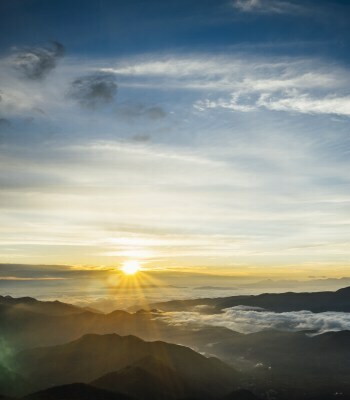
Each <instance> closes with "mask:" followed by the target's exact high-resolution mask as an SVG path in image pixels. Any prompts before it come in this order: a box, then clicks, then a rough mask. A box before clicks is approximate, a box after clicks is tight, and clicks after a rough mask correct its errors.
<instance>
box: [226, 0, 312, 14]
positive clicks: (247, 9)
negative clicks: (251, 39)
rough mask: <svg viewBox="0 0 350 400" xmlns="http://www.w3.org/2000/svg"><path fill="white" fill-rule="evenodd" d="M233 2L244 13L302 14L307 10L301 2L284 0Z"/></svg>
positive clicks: (235, 0)
mask: <svg viewBox="0 0 350 400" xmlns="http://www.w3.org/2000/svg"><path fill="white" fill-rule="evenodd" d="M231 4H232V6H233V7H234V8H235V9H237V10H239V11H241V12H244V13H263V14H301V13H304V12H305V11H306V10H307V9H306V8H305V7H304V6H303V5H301V4H300V3H296V2H292V1H283V0H234V1H233V2H232V3H231Z"/></svg>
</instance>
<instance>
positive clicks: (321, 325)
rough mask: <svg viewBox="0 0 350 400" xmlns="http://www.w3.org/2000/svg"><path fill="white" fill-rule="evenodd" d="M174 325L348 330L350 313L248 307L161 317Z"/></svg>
mask: <svg viewBox="0 0 350 400" xmlns="http://www.w3.org/2000/svg"><path fill="white" fill-rule="evenodd" d="M164 318H165V319H166V320H167V321H168V323H169V324H174V325H193V324H194V325H196V326H204V325H213V326H220V327H225V328H228V329H231V330H233V331H236V332H241V333H252V332H259V331H262V330H267V329H276V330H282V331H301V330H305V331H314V333H324V332H329V331H342V330H350V314H349V313H342V312H324V313H312V312H311V311H295V312H283V313H275V312H270V311H266V310H262V309H261V310H258V309H256V308H252V309H249V308H248V307H241V306H238V307H232V308H228V309H225V310H224V312H223V313H222V314H214V315H205V314H200V313H198V312H171V313H166V314H165V317H164Z"/></svg>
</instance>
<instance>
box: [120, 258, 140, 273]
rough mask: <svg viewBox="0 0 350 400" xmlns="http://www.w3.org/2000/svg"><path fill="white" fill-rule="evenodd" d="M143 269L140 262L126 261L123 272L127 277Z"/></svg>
mask: <svg viewBox="0 0 350 400" xmlns="http://www.w3.org/2000/svg"><path fill="white" fill-rule="evenodd" d="M140 269H141V266H140V263H139V262H138V261H125V262H124V264H123V266H122V267H121V270H122V271H123V273H124V274H125V275H135V274H136V273H137V272H139V271H140Z"/></svg>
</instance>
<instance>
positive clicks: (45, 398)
mask: <svg viewBox="0 0 350 400" xmlns="http://www.w3.org/2000/svg"><path fill="white" fill-rule="evenodd" d="M22 400H131V398H130V397H128V396H126V395H123V394H120V393H112V392H109V391H107V390H103V389H98V388H95V387H93V386H90V385H87V384H85V383H72V384H70V385H63V386H56V387H53V388H50V389H46V390H42V391H40V392H36V393H32V394H30V395H28V396H25V397H23V398H22Z"/></svg>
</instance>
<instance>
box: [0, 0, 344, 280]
mask: <svg viewBox="0 0 350 400" xmlns="http://www.w3.org/2000/svg"><path fill="white" fill-rule="evenodd" d="M0 15H1V17H0V18H1V23H0V26H1V28H0V29H1V31H2V32H1V35H0V37H1V40H0V52H1V60H0V82H1V83H0V95H1V102H0V135H1V136H0V139H1V142H0V151H1V159H0V164H1V165H0V167H1V170H0V171H1V172H0V179H1V189H0V191H1V192H0V193H1V194H0V207H1V214H2V224H1V227H0V257H1V260H0V261H2V262H3V263H25V264H47V263H51V264H67V265H80V266H85V265H93V266H101V265H103V266H117V267H118V266H119V265H120V264H121V263H123V262H124V261H125V260H134V259H136V260H139V261H140V262H141V263H143V265H144V266H145V267H146V268H150V269H152V268H177V269H180V268H187V270H194V269H195V270H199V271H200V270H203V271H206V272H208V271H209V272H211V271H212V272H214V273H223V272H224V273H232V274H238V275H242V274H243V275H244V274H245V275H249V276H254V275H256V276H258V275H259V276H263V275H264V274H265V275H266V276H278V277H288V278H290V277H291V276H296V277H299V278H300V277H304V278H305V277H307V276H309V275H310V274H312V275H315V274H316V275H317V274H320V275H322V276H335V277H339V276H346V275H347V271H348V268H349V261H348V260H349V255H350V250H349V249H350V246H349V239H350V219H349V210H350V207H349V205H350V204H349V201H350V199H349V194H350V188H349V183H350V177H349V170H350V168H349V167H350V161H349V150H350V137H349V127H350V124H349V117H350V87H349V78H350V67H349V56H348V54H349V44H350V40H349V39H350V38H349V30H348V23H349V18H350V4H349V3H348V2H347V1H317V2H316V1H303V2H298V1H292V0H291V1H288V0H286V1H282V0H281V1H277V0H236V1H235V0H231V1H186V2H185V1H166V2H164V1H149V2H144V1H128V2H121V1H80V0H76V1H70V2H68V1H50V2H49V1H36V0H27V1H2V2H1V4H0ZM6 271H7V270H6ZM8 274H10V272H8ZM8 277H10V275H9V276H8Z"/></svg>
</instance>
